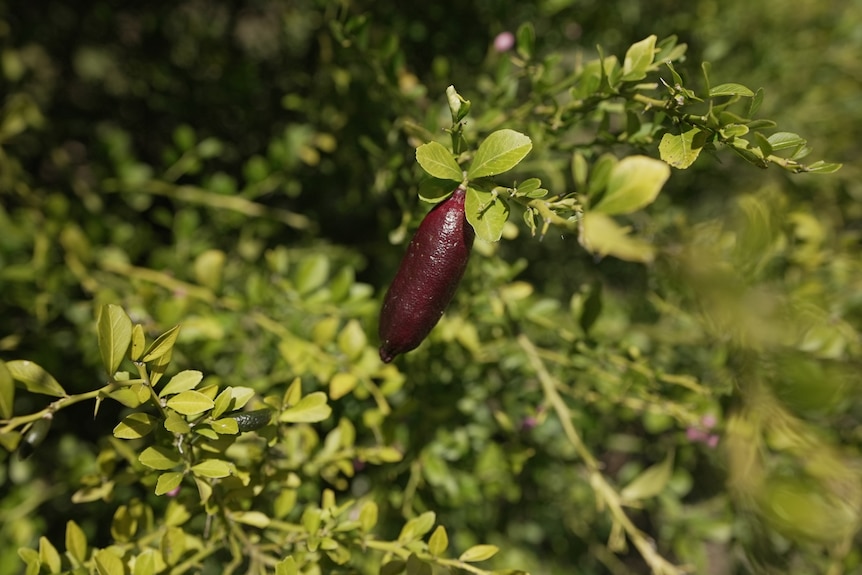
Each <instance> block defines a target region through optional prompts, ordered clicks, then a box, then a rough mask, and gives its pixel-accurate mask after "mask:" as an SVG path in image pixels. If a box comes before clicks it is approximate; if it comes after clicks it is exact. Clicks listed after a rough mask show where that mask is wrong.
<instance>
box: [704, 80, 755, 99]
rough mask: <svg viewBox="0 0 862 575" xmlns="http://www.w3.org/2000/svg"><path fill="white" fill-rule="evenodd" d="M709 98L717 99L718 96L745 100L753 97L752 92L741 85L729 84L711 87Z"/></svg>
mask: <svg viewBox="0 0 862 575" xmlns="http://www.w3.org/2000/svg"><path fill="white" fill-rule="evenodd" d="M709 96H710V97H711V98H717V97H719V96H745V97H747V98H752V97H754V92H752V91H751V90H750V89H748V88H746V87H745V86H743V85H742V84H734V83H729V84H719V85H718V86H713V87H712V88H710V90H709Z"/></svg>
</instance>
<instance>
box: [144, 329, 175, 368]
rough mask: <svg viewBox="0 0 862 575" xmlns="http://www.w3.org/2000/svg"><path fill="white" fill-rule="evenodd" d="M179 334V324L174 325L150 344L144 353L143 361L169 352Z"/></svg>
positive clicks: (151, 359)
mask: <svg viewBox="0 0 862 575" xmlns="http://www.w3.org/2000/svg"><path fill="white" fill-rule="evenodd" d="M179 335H180V326H178V325H175V326H174V327H172V328H171V329H169V330H168V331H166V332H165V333H163V334H162V335H160V336H159V337H158V338H157V339H156V341H154V342H153V343H152V345H150V347H149V349H147V351H146V353H145V354H144V361H145V362H149V361H153V360H154V359H158V358H160V357H163V356H165V355H168V354H170V353H171V351H172V350H173V349H174V344H175V343H176V342H177V337H178V336H179Z"/></svg>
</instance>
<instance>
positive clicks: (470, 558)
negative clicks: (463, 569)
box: [458, 545, 500, 563]
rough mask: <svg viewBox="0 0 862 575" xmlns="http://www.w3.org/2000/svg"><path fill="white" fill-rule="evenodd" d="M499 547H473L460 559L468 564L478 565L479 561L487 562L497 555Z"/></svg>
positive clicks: (462, 554)
mask: <svg viewBox="0 0 862 575" xmlns="http://www.w3.org/2000/svg"><path fill="white" fill-rule="evenodd" d="M499 550H500V549H499V547H497V546H496V545H473V546H472V547H470V548H469V549H467V550H466V551H464V552H463V553H461V556H460V557H459V558H458V560H459V561H464V562H466V563H476V562H478V561H486V560H488V559H490V558H491V557H493V556H494V555H496V554H497V552H498V551H499Z"/></svg>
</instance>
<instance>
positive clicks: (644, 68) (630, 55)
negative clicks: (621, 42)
mask: <svg viewBox="0 0 862 575" xmlns="http://www.w3.org/2000/svg"><path fill="white" fill-rule="evenodd" d="M655 41H656V37H655V36H649V37H647V38H644V39H643V40H641V41H640V42H637V43H635V44H632V45H631V46H630V47H629V49H628V50H626V56H625V59H624V60H623V77H622V79H623V80H625V81H629V82H630V81H636V80H642V79H643V78H645V77H646V75H647V72H648V71H649V69H650V66H652V63H653V60H654V58H655V54H656V49H655Z"/></svg>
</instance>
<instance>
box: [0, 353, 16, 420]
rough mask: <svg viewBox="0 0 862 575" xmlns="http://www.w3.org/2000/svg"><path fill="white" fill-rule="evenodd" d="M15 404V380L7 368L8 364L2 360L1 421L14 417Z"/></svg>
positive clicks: (0, 378) (0, 362) (0, 381)
mask: <svg viewBox="0 0 862 575" xmlns="http://www.w3.org/2000/svg"><path fill="white" fill-rule="evenodd" d="M14 404H15V379H14V378H13V377H12V372H11V371H9V368H8V367H6V362H5V361H3V360H2V359H0V419H9V418H10V417H12V406H13V405H14Z"/></svg>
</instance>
